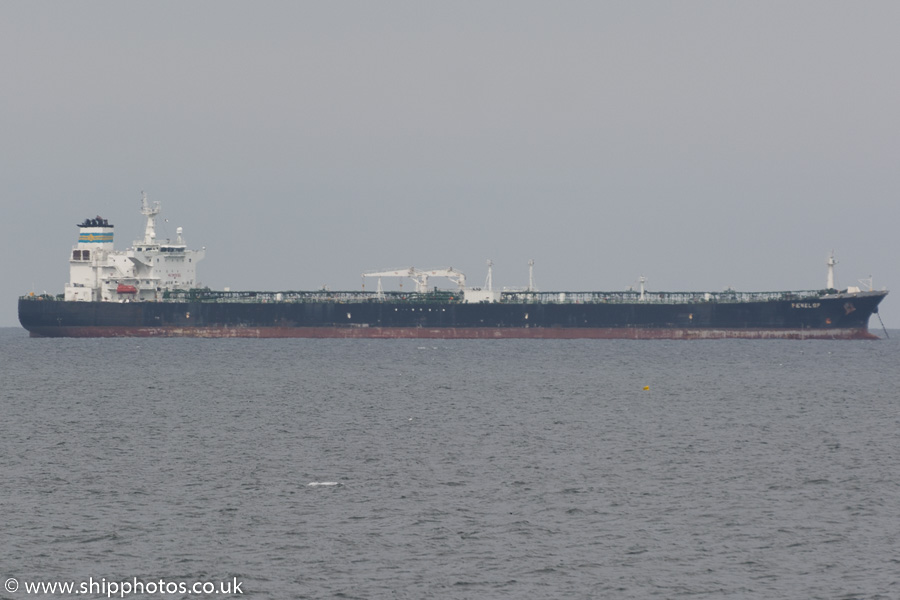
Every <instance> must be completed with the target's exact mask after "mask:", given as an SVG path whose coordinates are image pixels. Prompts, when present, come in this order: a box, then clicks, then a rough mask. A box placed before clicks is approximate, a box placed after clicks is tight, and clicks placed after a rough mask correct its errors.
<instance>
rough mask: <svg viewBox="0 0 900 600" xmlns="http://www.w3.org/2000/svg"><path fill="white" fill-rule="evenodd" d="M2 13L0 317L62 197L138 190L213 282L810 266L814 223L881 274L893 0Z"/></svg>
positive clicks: (33, 278)
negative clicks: (388, 273) (436, 272)
mask: <svg viewBox="0 0 900 600" xmlns="http://www.w3.org/2000/svg"><path fill="white" fill-rule="evenodd" d="M2 13H3V18H2V19H0V78H2V82H3V84H2V85H3V94H2V95H0V107H2V110H0V125H2V126H0V131H2V136H0V140H2V141H0V148H2V156H0V172H2V189H3V205H4V208H5V211H4V215H5V216H4V218H3V219H2V221H0V235H2V239H3V248H4V250H5V251H4V258H5V259H4V260H3V261H2V263H0V264H2V267H0V269H2V277H3V281H4V282H5V283H6V300H5V301H4V302H3V303H2V305H0V325H2V326H14V325H16V324H17V322H18V321H17V318H16V312H15V306H16V302H15V301H16V297H17V296H19V295H21V294H24V293H27V292H29V291H31V290H34V291H37V292H42V291H45V290H46V291H48V292H51V293H60V292H62V289H63V284H64V282H65V281H66V280H67V278H68V263H67V258H68V255H69V251H70V249H71V247H72V245H73V244H74V243H75V240H76V235H77V228H76V227H75V224H76V223H77V222H79V221H81V220H82V219H84V218H85V217H88V216H95V215H98V214H99V215H102V216H103V217H105V218H107V219H109V220H110V221H111V222H112V223H114V224H115V228H116V247H117V248H119V249H123V248H125V247H126V246H128V245H130V244H131V241H132V240H134V239H135V238H137V237H138V236H140V235H142V232H143V221H142V218H141V216H140V214H139V213H138V208H139V204H140V192H141V190H145V191H146V192H147V193H148V195H149V197H150V199H151V200H158V201H160V203H161V204H162V208H163V213H162V215H161V217H162V218H166V219H168V220H169V223H163V224H162V227H161V230H162V233H163V234H165V233H166V232H168V235H170V236H172V237H174V234H175V227H177V226H183V227H184V229H185V237H186V239H187V241H188V244H189V245H191V246H193V247H200V246H205V247H206V248H207V256H206V259H205V260H204V261H203V262H202V263H201V264H200V265H199V268H198V270H199V277H200V279H201V281H202V282H203V283H205V284H206V285H209V286H210V287H213V288H222V287H224V286H230V287H231V288H232V289H269V290H274V289H312V288H318V287H320V286H322V285H323V284H327V285H329V286H330V287H331V288H332V289H359V288H360V285H361V278H360V276H359V275H360V273H361V272H362V271H365V270H369V269H378V268H386V267H401V266H418V267H432V266H453V267H455V268H457V269H460V270H462V271H463V272H465V273H466V274H467V276H468V279H469V281H470V282H471V283H477V282H479V281H483V279H484V276H485V260H486V259H488V258H490V259H492V260H493V261H494V284H495V286H517V285H525V284H526V283H527V276H528V271H527V261H528V259H530V258H533V259H534V260H535V262H536V271H535V272H536V282H537V284H538V286H539V287H540V288H541V289H543V290H576V289H577V290H616V289H623V288H626V287H628V286H629V285H632V284H634V283H635V282H636V281H637V279H638V277H639V276H640V275H642V274H643V275H644V276H646V277H647V278H648V280H649V281H648V286H649V288H650V289H659V290H711V291H714V290H721V289H723V288H725V287H726V286H729V285H730V286H733V287H734V288H736V289H740V290H781V289H818V288H821V287H824V284H825V259H826V257H827V255H828V253H829V251H831V250H832V249H834V250H835V252H836V254H837V258H838V261H839V265H838V267H837V269H838V270H837V279H838V282H837V283H838V284H839V285H841V286H844V287H845V286H847V285H856V284H857V279H858V278H861V277H867V276H869V275H872V276H874V279H875V287H876V288H879V289H880V288H882V287H887V288H888V289H893V290H895V293H896V292H897V291H900V285H898V283H900V273H898V269H897V256H898V246H900V243H898V238H897V236H896V231H897V228H898V223H900V218H898V217H900V207H898V202H897V198H898V197H900V193H898V192H900V169H898V164H900V79H898V77H897V73H898V68H897V58H898V57H900V36H898V35H897V31H898V30H900V3H896V2H859V3H838V2H830V3H829V2H799V1H798V2H780V1H779V2H744V3H736V2H677V3H676V2H635V1H627V2H595V1H591V2H525V1H522V0H515V1H509V2H444V3H425V2H318V3H301V2H294V1H284V2H281V1H277V2H276V1H272V2H223V1H220V0H216V1H214V2H211V1H210V2H159V1H157V2H127V3H126V2H78V3H75V2H52V3H51V2H15V3H5V4H4V5H3V9H2ZM394 285H395V284H393V283H392V284H389V285H388V284H386V287H389V286H390V287H391V289H394ZM882 316H883V318H884V319H885V322H886V323H887V324H888V326H900V299H898V298H897V297H892V296H889V297H888V298H887V299H886V300H885V302H884V303H883V304H882ZM872 326H873V327H877V326H878V325H877V321H874V322H873V323H872Z"/></svg>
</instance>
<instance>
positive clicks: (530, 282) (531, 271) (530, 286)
mask: <svg viewBox="0 0 900 600" xmlns="http://www.w3.org/2000/svg"><path fill="white" fill-rule="evenodd" d="M528 291H529V292H533V291H535V287H534V259H533V258H531V259H529V260H528Z"/></svg>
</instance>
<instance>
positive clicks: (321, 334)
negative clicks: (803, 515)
mask: <svg viewBox="0 0 900 600" xmlns="http://www.w3.org/2000/svg"><path fill="white" fill-rule="evenodd" d="M30 335H31V337H194V338H338V339H365V338H368V339H404V338H406V339H627V340H718V339H784V340H810V339H827V340H874V339H879V338H878V336H876V335H873V334H872V333H870V332H869V331H868V330H867V329H864V328H863V329H827V330H821V329H647V328H637V327H604V328H596V329H588V328H583V327H578V328H567V327H546V328H545V327H529V328H511V327H504V328H501V327H444V328H429V327H54V328H47V329H41V328H37V329H35V330H32V331H31V332H30Z"/></svg>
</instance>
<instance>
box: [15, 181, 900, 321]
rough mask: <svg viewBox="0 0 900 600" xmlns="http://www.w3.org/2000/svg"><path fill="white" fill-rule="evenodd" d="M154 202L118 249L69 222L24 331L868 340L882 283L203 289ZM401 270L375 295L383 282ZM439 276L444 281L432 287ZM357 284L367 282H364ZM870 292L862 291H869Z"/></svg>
mask: <svg viewBox="0 0 900 600" xmlns="http://www.w3.org/2000/svg"><path fill="white" fill-rule="evenodd" d="M159 211H160V208H159V203H158V202H157V203H153V204H152V205H151V203H150V202H148V200H147V198H146V196H145V195H142V199H141V213H142V214H143V215H144V216H145V217H146V226H145V230H144V237H143V239H141V240H137V241H135V242H134V243H133V245H132V247H130V248H128V249H126V250H124V251H117V250H115V249H114V245H113V233H114V227H113V225H112V224H110V223H109V222H108V221H107V220H106V219H103V218H102V217H96V218H89V219H85V220H84V221H83V222H82V223H79V224H78V228H79V233H78V241H77V243H76V245H75V246H74V247H73V249H72V253H71V256H70V258H69V272H70V277H69V282H68V283H67V284H66V285H65V289H64V293H62V294H59V295H56V296H53V295H49V294H40V295H36V294H34V293H31V294H29V295H26V296H23V297H20V298H19V321H20V322H21V324H22V326H23V327H24V328H25V329H26V330H28V331H29V333H30V335H31V336H32V337H120V336H122V337H166V336H172V337H210V338H221V337H241V338H244V337H247V338H438V339H453V338H461V339H472V338H489V339H497V338H543V339H574V338H598V339H610V338H612V339H615V338H627V339H721V338H753V339H877V336H875V335H874V334H872V333H871V332H870V331H869V329H868V326H869V318H870V317H871V315H872V314H874V313H877V311H878V304H879V303H880V302H881V300H882V299H884V297H885V296H886V295H887V291H874V290H872V289H869V290H862V289H860V288H857V287H850V288H847V289H844V290H837V289H835V286H834V265H835V261H834V257H833V255H832V257H831V258H829V259H828V261H827V263H826V264H827V266H828V271H827V280H826V281H827V282H826V286H825V288H823V289H821V290H811V291H787V292H738V291H734V290H731V289H728V290H725V291H724V292H656V291H654V292H649V291H647V290H645V289H644V280H643V278H642V279H641V283H640V286H639V287H638V288H637V289H628V290H626V291H620V292H571V291H564V292H541V291H538V290H537V289H536V288H535V286H534V283H533V270H532V269H533V262H530V263H529V265H530V272H529V285H528V286H527V287H523V288H520V289H504V290H494V289H493V285H492V282H491V264H490V261H488V277H487V280H486V281H485V285H484V286H483V287H469V286H467V285H466V279H465V275H463V274H462V273H461V272H459V271H457V270H455V269H453V268H441V269H417V268H413V267H408V268H403V269H391V270H384V271H370V272H366V273H364V274H363V281H364V282H365V281H372V280H376V281H377V285H376V289H375V290H370V291H367V290H365V289H363V290H362V291H331V290H328V289H321V290H315V291H282V292H263V291H230V290H227V289H226V290H222V291H215V290H210V289H208V288H202V287H199V286H198V284H197V263H198V262H199V261H200V260H201V259H203V258H204V255H205V248H204V249H200V250H189V249H188V247H187V245H186V243H185V241H184V237H183V230H182V228H180V227H179V228H177V229H176V238H175V239H174V240H171V239H166V240H165V241H162V240H160V239H157V236H156V217H157V215H158V214H159ZM390 277H401V278H403V279H404V280H405V279H410V280H411V281H412V286H411V288H414V289H410V291H385V290H384V289H383V286H382V279H383V278H390ZM433 278H443V279H447V280H449V281H450V282H452V284H453V287H452V288H451V289H438V288H437V287H431V286H430V283H429V280H431V279H433ZM363 287H364V288H365V284H364V285H363ZM870 287H871V286H870Z"/></svg>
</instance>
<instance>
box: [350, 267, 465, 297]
mask: <svg viewBox="0 0 900 600" xmlns="http://www.w3.org/2000/svg"><path fill="white" fill-rule="evenodd" d="M362 276H363V278H365V277H377V278H378V289H377V291H376V295H377V296H378V297H379V298H383V297H384V290H383V289H382V287H381V278H382V277H409V278H410V279H412V280H413V281H415V282H416V291H417V292H418V293H420V294H425V293H427V292H428V278H429V277H446V278H447V279H449V280H450V281H452V282H454V283H455V284H456V285H458V286H459V289H460V290H464V289H465V288H466V276H465V275H464V274H462V273H460V272H459V271H457V270H456V269H454V268H453V267H446V268H444V267H442V268H439V269H417V268H415V267H405V268H402V269H388V270H386V271H369V272H367V273H363V274H362Z"/></svg>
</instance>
